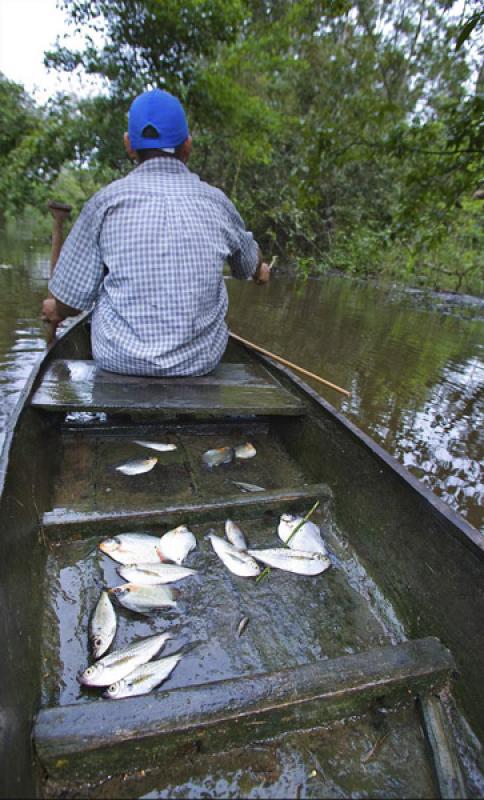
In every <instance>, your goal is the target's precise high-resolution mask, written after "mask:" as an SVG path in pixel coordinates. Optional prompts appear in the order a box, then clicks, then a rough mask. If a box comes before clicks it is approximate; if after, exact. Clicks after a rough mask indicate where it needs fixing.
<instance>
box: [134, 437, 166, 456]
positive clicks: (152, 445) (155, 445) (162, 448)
mask: <svg viewBox="0 0 484 800" xmlns="http://www.w3.org/2000/svg"><path fill="white" fill-rule="evenodd" d="M133 441H134V444H139V445H140V447H147V448H148V449H149V450H157V451H158V452H159V453H169V452H170V451H171V450H176V444H162V443H161V442H145V441H141V440H139V439H134V440H133Z"/></svg>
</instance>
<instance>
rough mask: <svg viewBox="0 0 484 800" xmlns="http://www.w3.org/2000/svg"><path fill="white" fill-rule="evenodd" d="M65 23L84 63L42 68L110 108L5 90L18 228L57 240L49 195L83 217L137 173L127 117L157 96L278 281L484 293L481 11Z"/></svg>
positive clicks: (175, 0) (78, 0)
mask: <svg viewBox="0 0 484 800" xmlns="http://www.w3.org/2000/svg"><path fill="white" fill-rule="evenodd" d="M63 6H64V10H65V14H66V21H67V22H69V23H70V24H71V25H72V26H73V27H75V28H77V29H78V30H81V31H82V32H84V33H85V48H84V50H83V51H73V50H71V49H69V47H68V46H66V45H65V44H64V43H61V42H59V43H58V45H57V47H56V48H55V50H53V51H52V52H50V53H47V54H46V63H47V64H48V66H50V67H51V68H53V69H58V70H66V71H68V72H75V71H80V72H81V73H82V71H84V72H85V73H86V74H88V75H91V76H92V75H95V76H98V77H99V79H100V82H99V87H100V88H99V94H98V95H97V96H92V97H89V98H83V99H79V98H77V97H75V96H69V95H67V96H57V97H55V98H53V99H51V100H50V101H49V103H48V104H47V105H46V106H44V107H39V106H37V105H35V104H34V102H33V101H32V99H31V98H29V97H28V96H27V95H26V94H25V92H24V91H23V89H22V87H21V86H18V85H16V84H14V83H12V82H10V81H8V80H7V79H5V78H0V95H1V99H2V103H1V104H0V119H1V126H0V127H1V134H0V201H1V202H0V213H1V214H3V216H4V218H5V219H6V220H7V222H8V220H14V219H17V218H19V217H20V218H22V219H24V221H26V222H27V221H28V222H29V224H30V226H33V227H34V229H37V230H45V224H46V223H45V221H44V217H45V214H44V208H45V202H46V198H47V196H51V195H52V194H54V195H55V196H56V198H58V199H60V200H62V201H64V202H70V203H71V204H72V205H73V206H74V209H75V211H78V210H79V209H80V207H81V206H82V204H83V202H84V201H85V199H86V198H87V197H89V196H90V195H91V194H92V193H93V192H94V191H95V190H96V189H97V188H99V187H100V186H102V185H104V184H105V183H107V182H108V181H110V180H113V179H115V178H117V177H120V176H121V175H123V174H125V173H126V172H127V171H128V170H129V169H130V164H129V162H128V160H127V157H126V156H125V154H124V151H123V146H122V133H123V131H124V130H125V128H126V112H127V109H128V107H129V104H130V101H131V99H132V98H133V96H134V95H135V94H136V93H138V92H139V91H142V90H143V89H145V88H148V87H152V86H160V87H164V88H166V89H168V90H169V91H172V92H173V93H175V94H177V95H178V96H180V98H181V99H182V101H183V102H184V104H185V106H186V109H187V112H188V116H189V121H190V126H191V130H192V134H193V137H194V141H195V148H194V154H193V161H192V162H191V166H192V168H193V169H194V170H196V171H197V172H199V173H200V175H201V177H202V178H204V179H205V180H208V181H209V182H211V183H214V184H216V185H218V186H220V187H221V188H222V189H223V190H224V191H225V192H226V193H227V194H228V195H229V196H230V197H231V198H232V200H234V202H235V203H236V204H237V206H238V208H239V209H240V211H241V213H242V215H243V216H244V218H245V219H246V221H247V224H248V226H249V227H250V228H251V229H252V230H253V231H254V233H255V235H256V237H257V239H258V240H259V241H260V243H261V245H262V247H263V250H264V252H265V253H266V255H267V256H268V257H270V256H273V255H277V256H278V265H281V266H286V265H287V266H291V267H293V268H295V269H296V270H297V271H299V272H300V273H302V274H315V273H316V274H317V273H318V272H324V271H326V270H328V269H338V270H343V271H345V272H348V273H351V274H355V275H361V276H371V277H378V278H383V279H388V280H391V281H394V282H397V283H406V284H408V285H412V286H421V287H428V288H431V289H447V290H452V291H458V292H470V293H474V294H479V293H481V292H482V285H481V283H480V281H481V280H482V279H481V275H482V273H483V261H482V252H483V250H484V248H483V245H484V233H483V226H482V214H483V205H482V198H483V196H484V188H480V186H481V183H480V182H481V181H482V180H483V175H482V166H483V163H484V161H483V153H484V128H483V124H482V119H483V114H484V69H483V67H482V47H481V49H480V48H479V34H480V32H482V23H483V14H482V12H481V11H480V4H479V3H478V2H469V1H468V2H466V3H464V4H462V3H454V2H452V0H445V1H444V0H393V1H392V2H386V1H385V0H357V1H356V2H354V1H352V0H326V2H314V0H223V2H222V0H170V2H163V3H161V2H159V0H110V2H105V1H104V0H63ZM41 220H42V221H41ZM39 226H40V227H39Z"/></svg>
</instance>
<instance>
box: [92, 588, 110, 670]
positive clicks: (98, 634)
mask: <svg viewBox="0 0 484 800" xmlns="http://www.w3.org/2000/svg"><path fill="white" fill-rule="evenodd" d="M115 633H116V612H115V611H114V608H113V604H112V603H111V600H110V599H109V595H108V593H107V592H101V596H100V598H99V600H98V602H97V605H96V608H95V610H94V614H93V615H92V617H91V622H90V624H89V639H90V640H91V647H92V652H93V655H94V658H100V657H101V656H102V655H104V653H105V652H106V650H108V649H109V647H110V645H111V643H112V641H113V639H114V635H115Z"/></svg>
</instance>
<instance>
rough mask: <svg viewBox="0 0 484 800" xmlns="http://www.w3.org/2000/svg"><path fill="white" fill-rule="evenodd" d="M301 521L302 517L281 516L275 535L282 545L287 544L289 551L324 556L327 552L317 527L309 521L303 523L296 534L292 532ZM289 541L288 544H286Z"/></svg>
mask: <svg viewBox="0 0 484 800" xmlns="http://www.w3.org/2000/svg"><path fill="white" fill-rule="evenodd" d="M302 521H303V517H297V516H294V515H293V514H283V515H282V516H281V519H280V522H279V525H278V527H277V534H278V536H279V539H281V540H282V541H283V542H284V544H286V543H288V547H290V548H291V550H305V551H306V552H308V553H322V555H324V556H326V555H327V554H328V551H327V549H326V545H325V543H324V541H323V539H322V537H321V531H320V529H319V527H318V525H315V523H314V522H310V521H309V520H308V521H307V522H305V523H304V524H303V525H301V527H300V528H299V530H297V531H296V533H294V535H293V532H294V530H295V529H296V528H297V526H298V525H300V524H301V522H302ZM288 540H289V542H288Z"/></svg>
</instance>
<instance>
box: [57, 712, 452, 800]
mask: <svg viewBox="0 0 484 800" xmlns="http://www.w3.org/2000/svg"><path fill="white" fill-rule="evenodd" d="M82 790H83V791H80V787H79V785H78V784H75V785H73V786H72V787H70V786H66V783H65V781H61V782H59V783H57V781H56V780H49V781H48V783H47V784H46V786H45V790H44V796H46V797H51V798H55V797H63V798H66V797H79V796H85V797H93V798H94V797H95V798H111V797H119V798H132V797H150V798H186V797H192V798H195V797H196V798H201V797H213V798H240V797H259V798H277V797H296V798H297V797H307V798H320V797H395V798H401V797H420V798H435V797H437V796H438V790H437V787H436V785H435V780H434V776H433V774H432V770H431V768H430V764H429V760H428V758H427V751H426V743H425V741H424V739H423V736H422V731H421V728H420V724H419V722H418V719H417V717H416V715H415V712H414V710H413V708H404V709H398V710H395V711H393V712H392V713H385V714H383V713H378V712H377V713H371V714H368V715H365V716H364V717H360V718H359V719H353V720H349V721H347V722H345V723H341V722H336V723H334V724H333V725H329V726H325V727H324V728H319V729H318V730H317V731H307V732H297V733H290V734H286V735H284V736H281V737H277V738H274V739H272V740H271V741H267V742H261V743H258V744H254V745H252V746H249V747H245V748H240V749H233V750H228V751H226V752H224V753H217V754H216V755H205V754H203V753H197V754H196V757H192V758H189V759H180V760H179V761H177V762H175V763H170V765H169V767H168V768H167V765H166V764H160V767H159V769H156V770H147V771H141V772H140V771H134V772H131V773H130V774H124V775H123V776H122V777H119V776H117V777H108V778H107V779H106V780H104V781H102V782H101V783H99V784H98V785H93V784H92V783H91V784H90V785H89V786H88V787H87V786H83V787H82Z"/></svg>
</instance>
